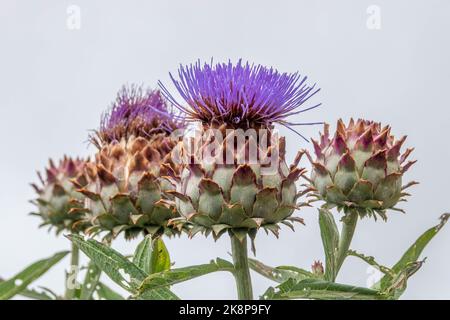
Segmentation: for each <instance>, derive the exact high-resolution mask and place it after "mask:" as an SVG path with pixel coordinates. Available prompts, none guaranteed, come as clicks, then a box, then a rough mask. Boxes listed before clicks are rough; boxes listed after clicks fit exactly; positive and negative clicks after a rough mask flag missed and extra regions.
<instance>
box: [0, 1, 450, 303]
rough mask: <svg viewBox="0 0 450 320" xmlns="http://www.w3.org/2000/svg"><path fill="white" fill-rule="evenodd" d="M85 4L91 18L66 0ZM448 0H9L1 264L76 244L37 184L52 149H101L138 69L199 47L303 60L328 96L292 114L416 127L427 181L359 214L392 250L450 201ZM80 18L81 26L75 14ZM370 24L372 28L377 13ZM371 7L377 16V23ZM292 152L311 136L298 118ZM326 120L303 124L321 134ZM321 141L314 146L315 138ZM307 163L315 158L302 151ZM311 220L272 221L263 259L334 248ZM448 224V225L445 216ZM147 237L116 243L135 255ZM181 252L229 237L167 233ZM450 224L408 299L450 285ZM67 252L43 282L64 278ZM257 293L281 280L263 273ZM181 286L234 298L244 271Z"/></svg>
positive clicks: (1, 75)
mask: <svg viewBox="0 0 450 320" xmlns="http://www.w3.org/2000/svg"><path fill="white" fill-rule="evenodd" d="M70 5H76V6H78V8H79V9H80V17H81V28H80V29H79V30H70V29H69V28H68V26H69V27H70V26H72V27H73V26H74V25H73V24H71V23H73V21H72V20H69V21H68V20H67V19H68V14H67V8H68V7H69V6H70ZM371 5H376V6H378V8H379V9H380V18H381V20H380V23H381V25H380V26H381V29H379V30H372V29H369V28H368V25H367V19H368V18H369V15H368V14H367V9H368V8H369V7H370V6H371ZM449 12H450V2H449V1H444V0H441V1H438V0H428V1H425V0H423V1H406V0H405V1H372V0H371V1H366V0H358V1H356V0H354V1H332V0H330V1H314V2H312V1H278V2H276V5H275V2H273V1H261V0H259V1H256V0H252V1H237V0H227V1H222V0H220V1H217V0H216V1H206V0H203V1H200V0H195V1H182V0H177V1H137V0H133V1H106V0H103V1H95V2H94V1H87V0H72V1H44V0H41V1H27V2H25V1H14V0H3V1H2V2H1V3H0V40H1V45H0V97H1V102H0V136H1V137H3V138H2V152H1V157H0V176H1V177H2V183H1V184H0V200H1V201H0V203H1V204H2V206H1V211H0V218H1V219H0V275H1V276H2V277H9V276H12V275H13V274H14V273H15V272H17V271H19V270H20V269H21V268H22V267H24V266H25V265H27V264H30V263H31V262H33V261H35V260H37V259H40V258H43V257H46V256H49V255H51V254H53V253H54V252H55V251H57V250H62V249H67V248H68V247H69V243H68V241H67V240H66V239H64V238H62V237H59V238H56V237H55V236H54V235H49V234H47V233H46V231H45V230H43V229H41V230H38V229H37V226H38V224H39V221H38V219H37V218H33V217H30V216H27V213H28V212H30V211H31V210H32V209H33V207H32V206H31V205H30V204H29V203H28V202H27V201H28V200H29V199H30V198H32V197H33V192H32V189H31V188H30V187H29V185H28V183H29V182H32V181H35V180H36V176H35V170H36V169H42V168H43V167H44V166H45V165H46V161H47V159H48V157H55V158H57V157H60V156H62V155H63V154H69V155H74V156H75V155H81V156H84V155H89V154H90V153H91V152H92V151H93V150H92V148H91V149H88V148H87V144H86V143H85V141H86V138H87V135H88V130H89V129H93V128H96V127H97V125H98V122H99V116H100V113H101V112H102V111H103V110H104V109H105V108H106V107H107V106H108V105H109V103H110V101H111V100H113V99H114V96H115V93H116V91H117V90H118V89H119V87H120V86H121V85H122V84H123V83H126V82H129V83H131V82H137V83H145V84H148V85H151V86H156V82H157V80H158V79H161V80H162V81H164V82H165V83H168V71H172V72H173V71H176V69H177V66H178V64H179V63H190V62H193V61H195V60H196V59H198V58H200V59H204V60H205V59H206V60H209V59H210V58H211V57H214V59H215V61H223V60H228V59H232V60H236V59H238V58H241V57H242V58H244V59H247V60H249V61H251V62H255V63H261V64H265V65H269V66H274V67H276V68H278V69H279V70H281V71H289V72H291V71H292V72H293V71H297V70H299V71H300V72H301V73H304V74H306V75H308V76H309V77H310V79H311V81H316V82H317V83H318V85H319V86H320V87H321V88H322V91H321V92H320V93H319V94H318V95H317V96H316V97H315V98H314V99H315V100H314V101H322V102H323V106H322V107H321V108H320V109H317V110H314V111H311V112H309V113H304V114H301V117H300V116H299V117H297V118H295V119H292V120H294V121H316V120H324V121H329V122H332V123H333V124H334V122H335V121H336V119H337V118H338V117H343V118H344V119H348V118H349V117H351V116H353V117H364V118H368V119H373V120H378V121H381V122H383V123H389V124H391V125H392V127H393V133H394V134H396V135H398V136H400V135H403V134H408V140H407V143H406V144H407V146H412V147H415V148H416V151H415V152H414V154H413V156H414V158H416V159H418V160H419V162H418V163H417V165H415V166H414V167H413V168H412V169H411V170H410V171H409V172H408V173H407V179H411V180H419V181H420V182H421V184H420V185H419V186H417V187H415V188H414V189H412V190H411V192H412V194H413V197H412V198H411V199H410V200H409V202H408V203H405V204H404V205H403V208H404V209H405V210H406V211H407V214H406V215H402V214H399V213H391V214H390V219H389V221H388V222H387V223H384V222H382V221H378V222H376V223H375V222H374V221H371V220H363V221H361V222H360V224H359V226H358V229H357V233H356V236H355V240H354V243H353V248H354V249H357V250H359V251H361V252H364V253H366V254H368V255H373V256H375V257H377V259H378V260H379V262H380V263H384V264H387V265H390V264H392V263H394V262H395V261H396V260H397V259H398V258H399V257H400V255H401V254H402V252H403V251H404V250H405V249H406V248H407V247H408V246H409V245H410V244H411V243H412V241H413V240H415V238H416V237H417V236H418V235H419V234H420V233H421V232H423V231H424V230H425V229H427V228H429V227H431V226H432V225H434V224H436V223H437V222H438V217H439V215H440V214H441V213H443V212H445V211H449V210H450V205H449V204H448V197H449V194H448V192H449V187H448V181H450V173H449V170H448V165H449V160H450V148H449V145H448V138H447V137H448V132H447V128H448V127H449V122H450V121H449V120H450V113H449V111H448V107H449V100H450V98H449V95H448V91H447V90H448V85H449V80H450V62H449V59H448V57H449V56H450V46H449V43H448V39H449V30H450V20H449V19H448V15H449ZM68 22H69V24H68ZM370 22H371V21H369V26H372V27H373V26H374V24H373V21H372V23H370ZM376 25H377V24H376V21H375V26H376ZM280 129H281V131H282V132H283V133H284V134H286V136H287V141H288V144H287V148H288V156H289V157H290V158H291V159H292V157H293V156H294V155H295V153H296V151H297V150H298V149H299V148H301V147H305V145H304V143H303V141H302V140H300V139H299V138H298V137H297V136H295V135H294V134H292V133H291V132H289V131H287V130H283V129H282V128H280ZM318 130H319V128H317V127H307V128H303V129H302V133H303V134H304V135H306V136H315V135H316V134H317V133H316V132H317V131H318ZM306 147H309V148H311V146H306ZM304 165H307V163H306V162H305V163H304ZM299 214H300V215H301V216H303V217H304V218H305V220H306V223H307V226H306V227H301V226H299V227H297V231H296V232H295V233H293V232H291V231H290V230H288V229H284V230H283V231H282V232H281V237H280V239H279V240H276V239H275V238H273V237H269V236H266V235H265V234H264V233H260V235H259V236H258V238H257V249H258V255H257V258H258V259H261V260H262V261H264V262H266V263H268V264H271V265H296V266H299V267H303V268H309V266H310V265H311V263H312V262H313V260H315V259H321V260H323V254H322V248H321V241H320V235H319V230H318V226H317V214H316V211H315V209H305V210H303V211H301V212H299ZM447 228H450V227H447ZM135 245H136V243H135V242H134V243H126V242H125V241H123V240H119V241H117V242H116V243H115V244H114V246H115V247H116V248H118V249H119V250H120V251H121V252H124V253H130V252H131V251H132V250H133V248H134V247H135ZM167 245H168V247H169V249H170V251H171V254H172V257H173V260H174V261H175V262H176V266H187V265H191V264H195V263H204V262H207V261H209V260H210V259H212V258H215V257H217V256H220V257H225V258H226V257H227V252H228V251H229V250H230V245H229V243H228V241H227V239H226V238H223V239H221V240H219V241H218V242H216V243H214V241H213V240H212V239H210V238H209V239H206V240H205V239H204V238H202V237H196V238H195V239H194V240H191V241H189V240H187V239H186V237H182V238H181V239H174V240H170V241H167ZM449 252H450V229H444V230H442V233H441V234H439V235H438V236H437V237H436V238H435V239H434V240H433V241H432V243H431V244H430V245H429V247H428V248H427V249H426V251H425V253H424V256H427V257H428V259H427V261H426V263H425V265H424V266H423V268H422V270H420V271H419V272H418V273H417V274H416V275H414V277H413V278H412V279H411V281H410V282H409V288H408V290H407V292H406V293H405V295H404V297H405V298H414V299H415V298H446V299H449V298H450V273H449V272H448V266H449V264H450V255H449ZM65 264H68V261H67V260H65V261H64V262H63V263H61V264H60V265H58V267H56V268H55V269H53V270H52V271H51V272H50V273H49V274H47V275H46V276H44V277H43V278H42V279H40V280H39V281H38V282H37V284H40V285H42V284H45V285H46V286H48V287H50V288H53V289H55V290H56V291H59V292H61V291H62V285H63V277H64V275H63V268H64V266H65ZM368 277H370V274H367V268H366V266H365V265H364V264H363V263H360V262H359V261H356V260H354V259H352V258H349V259H348V260H347V262H346V263H345V265H344V267H343V271H342V273H341V275H340V277H339V279H338V280H339V281H341V282H346V283H352V284H356V285H361V286H365V284H366V281H367V278H368ZM253 280H254V287H255V290H254V291H255V293H256V294H257V295H258V294H262V293H263V291H264V290H265V289H266V288H267V287H268V286H269V285H272V283H271V282H270V281H268V280H265V279H263V278H261V277H260V276H257V275H254V277H253ZM174 290H175V292H176V293H178V294H179V295H180V296H181V297H184V298H194V299H196V298H212V299H216V298H225V299H227V298H234V297H235V288H234V281H233V279H232V278H231V276H229V275H227V274H213V275H209V276H206V277H203V278H199V279H196V280H194V281H190V282H188V283H185V284H180V285H177V286H175V287H174Z"/></svg>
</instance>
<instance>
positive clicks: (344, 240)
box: [333, 211, 358, 281]
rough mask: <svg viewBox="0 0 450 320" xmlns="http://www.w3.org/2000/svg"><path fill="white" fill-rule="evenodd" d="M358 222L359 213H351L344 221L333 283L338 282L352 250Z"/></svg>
mask: <svg viewBox="0 0 450 320" xmlns="http://www.w3.org/2000/svg"><path fill="white" fill-rule="evenodd" d="M357 222H358V213H357V212H356V211H351V212H349V213H348V214H347V216H346V217H345V218H344V220H343V223H342V230H341V237H340V240H339V249H338V254H337V258H336V269H335V275H334V277H333V281H334V280H336V277H337V275H338V273H339V270H340V269H341V267H342V264H343V263H344V260H345V258H347V255H348V249H349V248H350V244H351V242H352V239H353V235H354V233H355V229H356V223H357Z"/></svg>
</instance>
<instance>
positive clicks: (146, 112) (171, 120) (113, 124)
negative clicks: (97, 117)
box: [91, 84, 185, 146]
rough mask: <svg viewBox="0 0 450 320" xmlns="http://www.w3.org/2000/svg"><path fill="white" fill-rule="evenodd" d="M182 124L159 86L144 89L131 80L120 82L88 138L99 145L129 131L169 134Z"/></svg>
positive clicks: (143, 134)
mask: <svg viewBox="0 0 450 320" xmlns="http://www.w3.org/2000/svg"><path fill="white" fill-rule="evenodd" d="M184 127H185V123H184V121H183V119H182V118H181V117H180V116H179V115H178V114H176V113H175V111H174V110H173V108H172V107H171V106H169V104H168V103H167V101H166V100H165V99H164V97H163V96H162V95H161V92H160V91H159V90H150V89H147V90H144V89H143V88H142V87H141V86H136V85H134V84H133V85H131V86H123V87H122V88H121V89H120V91H119V92H118V93H117V97H116V101H115V102H114V103H113V104H112V106H111V107H110V108H109V110H108V111H106V112H105V113H103V114H102V117H101V121H100V128H99V130H98V131H96V137H91V141H92V142H93V143H94V144H95V145H97V146H99V145H100V144H101V143H111V142H114V141H120V140H121V139H122V138H125V139H126V138H128V137H129V136H132V135H133V136H136V137H137V136H140V137H150V136H152V135H154V134H159V133H165V134H168V135H169V134H170V133H172V132H173V131H174V130H176V129H179V128H184ZM97 138H98V139H97ZM98 140H99V141H98Z"/></svg>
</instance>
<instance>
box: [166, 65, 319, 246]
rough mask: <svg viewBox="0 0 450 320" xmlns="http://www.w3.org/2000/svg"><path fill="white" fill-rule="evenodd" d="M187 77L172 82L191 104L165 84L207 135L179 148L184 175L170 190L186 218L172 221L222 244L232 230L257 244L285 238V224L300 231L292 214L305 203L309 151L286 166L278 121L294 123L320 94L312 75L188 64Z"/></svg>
mask: <svg viewBox="0 0 450 320" xmlns="http://www.w3.org/2000/svg"><path fill="white" fill-rule="evenodd" d="M179 76H180V81H177V80H175V79H174V78H173V77H172V80H173V82H174V85H175V87H176V88H177V89H178V91H179V93H180V95H181V96H182V97H183V98H184V99H185V101H186V103H187V105H188V106H187V107H185V106H183V105H181V104H179V103H178V102H177V101H176V100H175V99H174V98H173V96H172V95H171V94H170V93H169V91H168V90H167V89H166V87H164V85H162V84H161V83H160V86H161V88H162V90H163V92H164V94H165V95H166V96H167V98H168V99H169V100H170V101H171V102H172V103H173V104H174V106H176V107H178V108H179V109H180V110H181V111H183V112H184V113H186V114H187V119H188V120H190V121H194V122H199V123H200V130H198V131H197V132H196V134H195V137H190V138H188V139H184V141H183V142H180V143H179V144H178V146H177V148H176V149H175V150H174V154H176V155H177V156H176V158H179V159H182V161H179V162H180V163H181V164H182V172H181V175H178V176H175V177H173V181H174V183H175V184H176V185H177V189H176V191H172V192H169V193H171V194H173V195H174V196H175V197H176V205H177V208H178V211H179V212H180V214H181V215H182V216H183V217H182V218H179V219H173V220H172V223H173V224H175V225H176V224H178V223H188V224H190V225H191V230H190V233H191V236H193V235H194V234H196V233H198V232H202V233H205V234H206V235H208V234H210V233H212V235H213V237H214V238H215V239H217V238H219V237H220V236H221V235H222V234H224V233H225V232H227V231H229V232H231V233H232V234H234V235H236V236H237V237H238V238H240V239H242V238H244V237H246V235H247V234H248V235H250V237H251V238H252V239H253V238H254V236H255V235H256V231H257V230H258V229H259V228H263V229H265V230H266V232H272V233H273V234H275V235H276V236H278V231H279V226H278V224H279V223H283V224H285V225H287V226H289V227H291V228H292V222H295V221H297V222H302V219H300V218H297V217H292V214H293V212H294V210H295V209H297V208H299V207H300V206H302V205H304V204H302V203H298V200H299V197H300V196H301V195H302V192H299V191H298V190H297V186H296V182H297V181H298V179H299V177H300V176H301V175H302V174H304V173H305V170H304V169H301V168H297V165H298V163H299V161H300V157H301V153H299V154H298V156H297V157H296V159H295V161H294V163H293V164H292V165H291V166H288V165H287V164H286V160H285V139H284V137H278V135H277V134H276V132H275V131H274V130H273V128H274V127H273V123H274V122H277V123H280V124H282V125H288V123H287V122H286V121H285V120H284V118H285V117H286V116H288V115H291V114H296V113H299V112H302V111H304V110H299V111H295V109H296V108H297V107H299V106H301V105H302V104H303V103H304V102H306V101H307V100H308V99H309V98H310V97H311V96H313V95H314V94H315V93H316V92H317V91H318V90H315V89H314V86H312V87H309V86H307V85H306V77H305V78H300V76H299V75H298V74H286V73H283V74H280V73H278V72H277V71H276V70H274V69H268V68H265V67H262V66H254V65H249V64H248V63H247V64H244V63H242V62H241V61H239V62H238V63H237V64H236V65H233V64H232V63H230V62H229V63H223V64H217V65H215V66H213V65H208V64H205V65H203V66H201V65H200V62H198V63H196V64H195V65H191V66H188V67H184V66H181V68H180V70H179Z"/></svg>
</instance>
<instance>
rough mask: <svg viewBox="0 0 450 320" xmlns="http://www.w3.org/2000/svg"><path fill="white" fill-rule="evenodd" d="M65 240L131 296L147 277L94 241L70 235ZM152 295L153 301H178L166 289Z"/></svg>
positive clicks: (110, 250)
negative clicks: (72, 244)
mask: <svg viewBox="0 0 450 320" xmlns="http://www.w3.org/2000/svg"><path fill="white" fill-rule="evenodd" d="M67 238H68V239H70V240H71V241H73V242H74V243H75V244H76V245H77V246H78V247H79V248H80V250H81V251H83V252H84V253H85V254H86V255H87V256H88V257H89V258H90V259H91V260H92V261H93V262H94V263H95V264H96V265H97V266H98V267H99V268H100V269H101V270H102V271H103V272H104V273H106V274H107V275H108V277H110V278H111V280H113V281H114V282H115V283H117V284H118V285H119V286H121V287H122V288H123V289H125V290H127V291H129V292H131V293H133V294H134V293H136V288H137V284H139V283H141V282H142V281H144V279H145V277H146V276H147V275H146V274H145V272H144V271H143V270H141V269H140V268H139V267H138V266H136V265H135V264H133V263H132V262H131V261H129V260H128V259H127V258H126V257H124V256H123V255H121V254H120V253H119V252H117V251H116V250H114V249H112V248H110V247H108V246H106V245H104V244H102V243H100V242H98V241H96V240H93V239H89V240H84V239H83V237H81V236H79V235H70V236H67ZM152 294H153V296H154V297H155V299H159V298H161V297H162V298H164V299H178V297H177V296H176V295H175V294H174V293H173V292H171V291H170V290H169V289H167V288H161V289H158V290H155V292H153V293H152Z"/></svg>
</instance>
